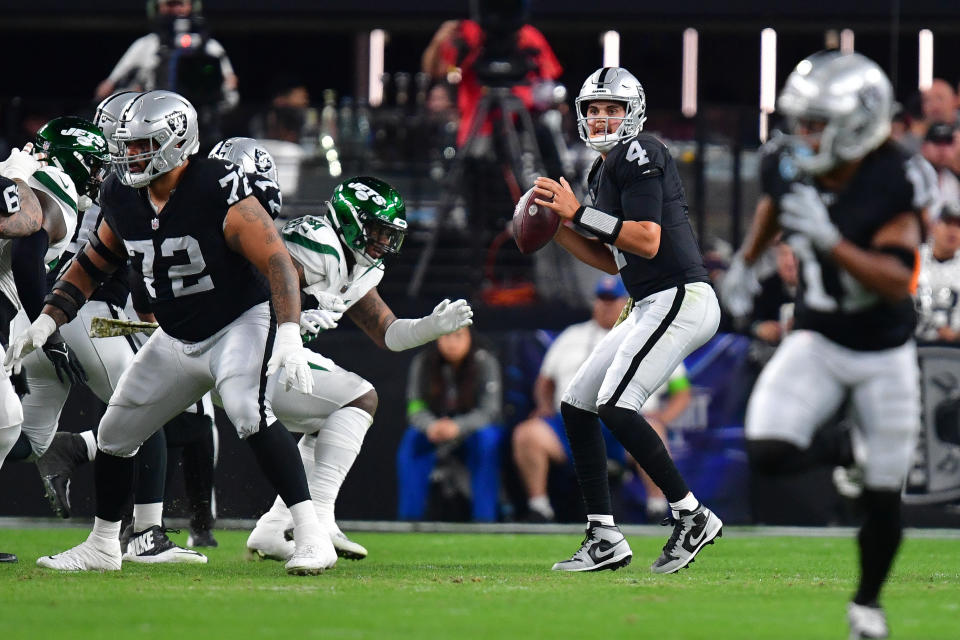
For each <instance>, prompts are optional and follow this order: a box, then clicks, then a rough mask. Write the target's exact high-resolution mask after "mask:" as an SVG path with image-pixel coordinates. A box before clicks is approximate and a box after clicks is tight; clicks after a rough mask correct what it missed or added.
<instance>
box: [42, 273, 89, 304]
mask: <svg viewBox="0 0 960 640" xmlns="http://www.w3.org/2000/svg"><path fill="white" fill-rule="evenodd" d="M58 290H59V291H60V294H61V295H62V296H66V297H67V299H69V300H70V302H72V303H73V304H75V305H77V308H78V309H79V308H80V307H82V306H83V305H85V304H86V303H87V296H85V295H83V291H80V289H79V288H78V287H77V286H76V285H74V284H73V283H71V282H67V281H66V280H62V279H61V280H57V281H56V282H54V283H53V286H52V287H50V292H51V293H53V292H54V291H58Z"/></svg>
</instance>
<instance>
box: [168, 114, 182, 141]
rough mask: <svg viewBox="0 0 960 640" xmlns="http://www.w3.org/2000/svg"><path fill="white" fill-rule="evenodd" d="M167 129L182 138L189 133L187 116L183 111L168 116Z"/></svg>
mask: <svg viewBox="0 0 960 640" xmlns="http://www.w3.org/2000/svg"><path fill="white" fill-rule="evenodd" d="M167 127H169V128H170V131H172V132H173V135H175V136H182V135H184V134H185V133H186V132H187V114H185V113H184V112H183V111H174V112H173V113H171V114H170V115H169V116H167Z"/></svg>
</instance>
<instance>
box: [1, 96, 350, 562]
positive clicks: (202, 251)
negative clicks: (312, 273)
mask: <svg viewBox="0 0 960 640" xmlns="http://www.w3.org/2000/svg"><path fill="white" fill-rule="evenodd" d="M113 139H114V141H115V142H116V143H117V151H118V154H117V155H115V156H114V157H113V164H114V167H115V170H116V174H115V175H112V176H111V177H110V178H108V179H107V181H106V182H105V183H104V185H103V188H102V189H101V192H100V199H101V206H102V213H103V222H102V223H101V224H100V226H99V227H98V228H97V232H96V234H95V235H94V236H93V237H91V239H90V242H89V243H88V244H87V245H86V247H85V249H84V250H83V251H81V252H80V253H78V254H77V256H76V258H75V261H74V263H73V264H72V265H71V267H70V268H69V269H68V270H67V272H66V273H65V274H64V276H63V277H62V278H61V279H60V280H59V281H57V283H56V284H54V286H53V290H52V291H51V293H50V294H49V295H48V296H47V298H46V300H45V303H46V304H45V306H44V309H43V313H41V314H40V316H39V317H38V318H37V320H36V321H35V322H34V323H33V324H32V325H31V326H30V327H29V328H28V329H27V330H26V331H25V332H23V333H22V334H20V335H19V336H18V337H17V338H16V339H15V340H14V341H12V344H11V346H10V348H9V349H8V352H7V356H6V359H5V364H6V365H7V366H12V365H15V364H17V363H19V362H20V360H22V358H23V357H24V355H26V354H27V353H29V352H30V351H31V350H32V349H33V348H36V347H38V346H40V345H42V344H43V342H44V341H45V340H46V337H47V336H48V335H49V334H51V333H52V332H53V331H54V330H55V329H56V327H57V326H59V325H61V324H63V323H65V322H67V321H69V320H71V319H72V318H73V317H75V316H76V314H77V311H78V310H79V308H80V307H81V306H82V305H83V303H84V302H85V301H86V299H87V298H88V297H89V296H90V294H91V293H92V292H93V291H94V290H95V289H96V288H97V286H98V285H99V283H100V282H103V281H104V280H106V279H107V278H108V277H109V276H110V274H111V273H112V272H113V270H114V269H116V267H117V266H118V265H119V264H121V263H122V262H123V261H124V259H125V257H126V256H129V257H130V259H131V263H132V268H133V270H134V272H135V273H137V274H138V275H139V276H140V277H141V279H142V280H143V283H144V285H145V287H146V289H147V294H148V296H149V299H150V305H151V308H152V310H153V311H154V313H155V315H156V318H157V320H158V322H159V324H160V328H159V329H158V330H157V331H156V332H154V334H153V335H152V336H151V337H150V340H149V341H148V342H147V344H146V345H144V347H143V348H142V349H141V350H140V352H139V353H138V354H137V356H136V358H135V359H134V361H133V363H132V364H131V365H130V367H129V368H128V369H127V371H126V372H125V374H124V375H123V377H122V379H121V381H120V383H119V385H118V387H117V389H116V390H115V392H114V393H113V395H112V397H111V398H110V403H109V405H108V407H107V411H106V413H105V414H104V416H103V419H102V420H101V422H100V429H99V433H98V443H97V444H98V448H99V454H98V455H97V457H96V461H95V479H96V494H97V517H96V520H95V522H94V529H93V531H92V532H91V534H90V536H89V537H88V538H87V540H86V541H84V542H83V543H81V544H80V545H78V546H76V547H74V548H72V549H70V550H68V551H65V552H63V553H60V554H57V555H54V556H45V557H43V558H40V559H39V560H38V561H37V563H38V564H39V565H40V566H42V567H47V568H53V569H61V570H74V571H76V570H91V569H92V570H118V569H120V559H121V556H120V547H119V541H118V535H119V527H120V518H121V516H122V515H123V513H122V512H123V509H124V505H125V504H126V502H127V499H128V496H129V492H130V490H131V487H132V484H133V475H134V467H133V460H132V458H131V457H132V456H133V455H134V454H135V453H136V451H137V449H138V447H139V446H140V445H141V443H143V441H144V440H146V439H147V438H148V437H149V436H150V435H152V434H153V433H154V432H155V431H157V430H158V429H160V428H161V427H162V426H163V424H164V423H165V422H167V421H168V420H169V419H170V418H172V417H173V416H175V415H176V414H178V413H180V412H181V411H182V410H183V409H184V408H185V407H187V406H189V405H191V404H193V403H195V402H197V401H198V400H199V399H200V398H201V397H202V396H203V395H204V394H205V393H206V392H207V391H209V390H211V389H215V390H216V392H217V394H218V395H219V397H220V399H221V402H222V405H223V407H224V410H225V411H226V413H227V417H228V418H229V419H230V421H231V422H232V423H233V425H234V426H235V428H236V429H237V431H238V433H239V434H240V436H241V437H242V438H245V439H246V440H247V442H248V443H249V444H250V446H251V449H252V450H253V452H254V455H255V457H256V458H257V461H258V463H259V465H260V467H261V469H262V470H263V471H264V473H265V474H266V475H267V476H268V478H269V479H270V480H271V482H272V483H273V485H274V486H275V488H276V489H277V491H278V493H279V494H280V495H281V496H282V497H283V499H284V501H285V502H286V504H288V505H291V506H290V511H291V514H292V515H293V517H294V521H295V523H296V524H295V527H294V528H295V530H296V531H295V535H296V551H295V552H294V554H293V556H292V557H291V559H290V561H289V562H288V563H287V571H288V572H290V573H294V574H316V573H320V572H322V571H323V570H324V569H326V568H329V567H331V566H333V564H334V563H335V562H336V558H337V556H336V552H335V550H334V549H333V545H332V544H331V543H330V540H329V538H328V537H327V536H326V535H324V534H323V533H322V531H321V530H320V527H319V523H318V521H317V517H316V514H315V512H314V510H313V507H312V504H311V502H310V495H309V491H308V488H307V483H306V478H305V476H304V473H303V467H302V465H300V464H299V463H298V461H299V457H298V455H297V450H296V447H295V445H294V443H293V441H292V440H291V439H290V437H289V436H288V435H287V434H286V432H285V429H284V428H283V426H282V425H279V424H276V418H275V417H274V416H273V414H272V410H271V407H270V399H271V395H272V388H271V387H270V385H268V382H267V381H268V377H269V376H270V374H271V373H273V372H274V371H276V370H278V369H279V368H280V367H283V368H284V369H285V370H286V373H287V376H286V384H287V386H288V387H291V388H295V389H299V390H300V391H303V392H304V393H309V392H310V390H311V387H312V382H313V380H312V377H311V376H310V369H309V366H308V364H307V353H306V350H305V349H304V348H303V346H302V343H301V341H300V325H299V315H300V291H299V281H298V277H297V272H296V270H295V269H294V267H293V263H292V262H291V260H290V255H289V254H288V253H287V251H286V249H285V248H284V246H283V243H282V241H281V240H280V237H279V234H278V232H277V230H276V227H275V226H274V224H273V221H272V220H271V219H270V217H269V216H268V215H267V213H266V211H264V209H263V207H262V206H261V205H260V203H259V202H258V201H257V199H256V198H254V197H253V193H252V190H251V188H250V185H249V181H248V178H247V176H246V175H245V174H244V173H243V170H242V169H241V168H240V167H238V166H236V165H233V164H230V163H228V162H225V161H223V160H220V159H209V158H192V159H191V156H192V155H193V154H195V153H196V151H197V148H198V146H199V143H198V131H197V114H196V111H195V110H194V108H193V106H192V105H191V104H190V103H189V102H188V101H187V100H186V99H184V98H183V97H182V96H180V95H178V94H175V93H172V92H169V91H148V92H145V93H142V94H140V95H139V96H137V97H136V98H135V99H133V100H132V101H131V102H130V103H129V104H127V106H126V107H125V108H124V109H123V112H122V113H121V115H120V119H119V122H118V126H117V129H116V131H115V133H114V135H113ZM261 274H262V275H261ZM271 302H272V304H271ZM278 322H279V327H278V326H277V323H278Z"/></svg>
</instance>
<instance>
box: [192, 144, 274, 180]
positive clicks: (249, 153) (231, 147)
mask: <svg viewBox="0 0 960 640" xmlns="http://www.w3.org/2000/svg"><path fill="white" fill-rule="evenodd" d="M208 157H210V158H220V159H221V160H226V161H227V162H232V163H233V164H235V165H238V166H239V167H241V168H242V169H243V171H244V173H255V174H257V175H259V176H262V177H264V178H266V179H267V180H272V181H273V182H277V163H276V162H274V161H273V156H271V155H270V152H269V151H267V150H266V148H265V147H264V146H263V145H261V144H260V143H259V142H257V141H256V140H254V139H253V138H239V137H238V138H227V139H226V140H221V141H220V142H218V143H217V144H216V145H215V146H214V147H213V149H211V150H210V154H209V156H208Z"/></svg>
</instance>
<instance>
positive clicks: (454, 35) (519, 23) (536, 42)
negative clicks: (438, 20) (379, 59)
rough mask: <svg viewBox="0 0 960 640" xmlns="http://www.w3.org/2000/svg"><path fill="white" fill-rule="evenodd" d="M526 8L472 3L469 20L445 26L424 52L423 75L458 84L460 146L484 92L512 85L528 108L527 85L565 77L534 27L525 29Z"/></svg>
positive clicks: (496, 1)
mask: <svg viewBox="0 0 960 640" xmlns="http://www.w3.org/2000/svg"><path fill="white" fill-rule="evenodd" d="M527 5H528V3H527V2H526V1H525V0H477V1H475V2H472V3H471V18H472V19H471V20H448V21H446V22H444V23H443V24H442V25H440V28H439V29H438V30H437V32H436V33H435V34H434V36H433V39H432V40H431V41H430V44H429V45H428V46H427V49H426V50H425V51H424V52H423V57H422V58H421V66H422V70H423V71H424V72H425V73H428V74H430V76H432V77H433V78H435V79H437V80H447V81H450V82H454V83H455V82H457V81H459V90H458V96H457V106H458V108H459V110H460V116H461V117H460V130H459V133H458V135H457V144H458V145H460V146H462V145H463V144H464V143H465V142H466V140H467V136H468V134H469V132H470V128H471V126H472V124H473V116H474V113H475V111H476V108H477V103H478V102H479V101H480V97H481V96H482V95H483V93H484V87H486V86H492V85H496V86H511V85H516V86H513V88H512V91H513V93H514V94H515V95H516V96H518V97H519V98H520V99H521V100H523V104H524V105H525V106H526V108H527V109H530V108H531V107H532V106H533V88H532V86H531V85H533V84H534V83H536V82H538V81H543V80H556V79H557V78H559V77H560V74H561V73H562V72H563V67H561V66H560V62H559V61H558V60H557V57H556V55H555V54H554V53H553V49H551V48H550V45H549V43H547V39H546V38H544V37H543V34H542V33H540V31H539V30H537V28H536V27H534V26H532V25H529V24H525V22H526V20H527V18H528V17H529V16H528V13H529V11H528V10H527ZM518 83H522V84H518ZM490 131H491V127H490V126H489V124H487V125H485V126H484V127H483V129H481V133H482V134H489V133H490Z"/></svg>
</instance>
